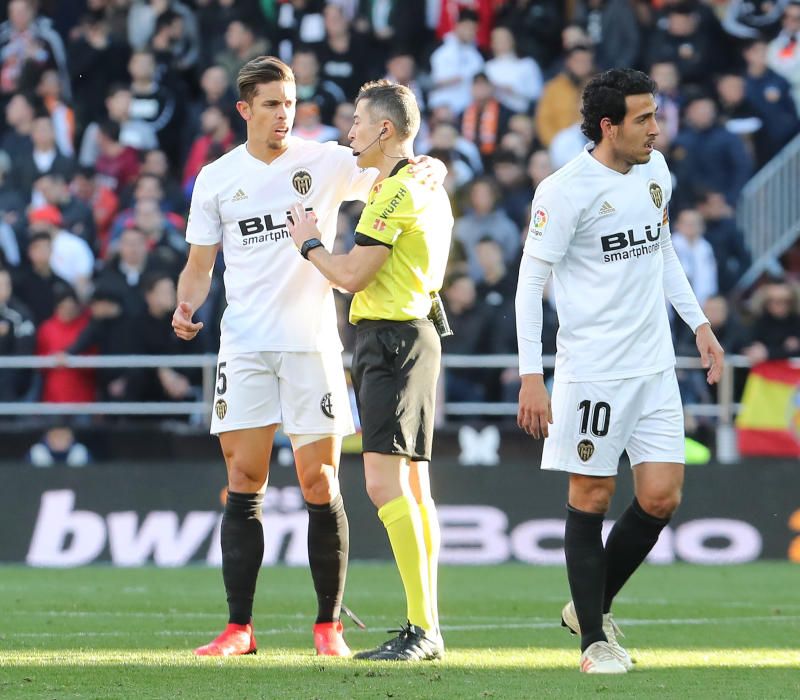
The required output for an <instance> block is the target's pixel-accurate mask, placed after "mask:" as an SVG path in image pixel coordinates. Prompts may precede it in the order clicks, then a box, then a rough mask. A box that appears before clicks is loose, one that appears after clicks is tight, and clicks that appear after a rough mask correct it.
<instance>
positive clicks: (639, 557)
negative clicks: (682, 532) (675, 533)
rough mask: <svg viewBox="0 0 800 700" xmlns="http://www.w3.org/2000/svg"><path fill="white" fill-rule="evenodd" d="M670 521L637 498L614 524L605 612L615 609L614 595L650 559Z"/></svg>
mask: <svg viewBox="0 0 800 700" xmlns="http://www.w3.org/2000/svg"><path fill="white" fill-rule="evenodd" d="M669 520H670V519H669V518H657V517H655V516H654V515H650V514H649V513H647V512H645V510H644V509H643V508H642V506H641V505H640V504H639V501H637V500H636V498H635V497H634V499H633V502H632V503H631V504H630V506H628V509H627V510H626V511H625V512H624V513H623V514H622V515H621V516H620V518H619V520H617V522H616V523H614V527H613V528H611V532H610V533H609V535H608V539H607V540H606V566H607V570H606V586H605V597H604V600H603V612H604V613H607V612H609V611H610V610H611V603H612V602H613V601H614V597H615V596H616V595H617V593H619V592H620V590H621V589H622V587H623V586H624V585H625V583H626V582H627V580H628V579H629V578H630V577H631V575H632V574H633V572H634V571H636V569H638V568H639V566H640V565H641V563H642V562H643V561H644V560H645V559H646V558H647V555H648V554H649V553H650V550H652V549H653V547H654V546H655V544H656V542H657V541H658V536H659V535H660V534H661V531H662V530H663V529H664V528H665V527H666V526H667V523H669Z"/></svg>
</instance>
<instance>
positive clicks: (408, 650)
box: [355, 622, 444, 661]
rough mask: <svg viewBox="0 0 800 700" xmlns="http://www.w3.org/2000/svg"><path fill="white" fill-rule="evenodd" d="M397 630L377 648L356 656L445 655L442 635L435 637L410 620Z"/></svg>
mask: <svg viewBox="0 0 800 700" xmlns="http://www.w3.org/2000/svg"><path fill="white" fill-rule="evenodd" d="M392 631H395V630H392ZM396 631H397V632H398V634H397V636H396V637H394V638H392V639H390V640H388V641H387V642H384V643H383V644H381V645H380V646H379V647H377V648H376V649H371V650H369V651H362V652H359V653H358V654H356V655H355V658H357V659H368V660H370V661H431V660H433V659H441V658H442V657H443V656H444V644H443V642H442V640H441V635H438V638H434V637H433V636H431V635H429V634H428V633H427V632H425V630H424V629H422V627H417V626H416V625H412V624H411V623H410V622H408V623H406V625H405V626H404V627H403V628H401V629H400V630H396Z"/></svg>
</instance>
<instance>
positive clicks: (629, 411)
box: [542, 369, 685, 476]
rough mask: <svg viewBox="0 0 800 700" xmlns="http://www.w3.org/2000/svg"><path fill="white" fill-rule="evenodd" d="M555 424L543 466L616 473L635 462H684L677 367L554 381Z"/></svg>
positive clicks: (547, 442)
mask: <svg viewBox="0 0 800 700" xmlns="http://www.w3.org/2000/svg"><path fill="white" fill-rule="evenodd" d="M551 401H552V406H553V424H552V425H551V426H550V430H549V432H550V436H549V437H548V438H547V439H546V440H545V441H544V450H543V452H542V469H553V470H557V471H565V472H571V473H573V474H585V475H587V476H614V475H615V474H616V473H617V465H618V463H619V458H620V456H621V455H622V452H623V450H624V451H626V452H627V453H628V457H629V459H630V462H631V465H632V466H635V465H637V464H640V463H641V462H677V463H680V464H683V463H684V452H685V441H684V432H683V406H682V404H681V395H680V391H679V389H678V380H677V378H676V376H675V370H674V369H669V370H666V371H664V372H660V373H658V374H650V375H647V376H644V377H634V378H631V379H619V380H614V381H606V382H559V381H558V380H556V381H555V382H554V384H553V394H552V398H551Z"/></svg>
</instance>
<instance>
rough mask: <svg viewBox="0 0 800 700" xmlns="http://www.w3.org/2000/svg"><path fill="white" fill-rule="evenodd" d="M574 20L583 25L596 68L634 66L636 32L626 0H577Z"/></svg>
mask: <svg viewBox="0 0 800 700" xmlns="http://www.w3.org/2000/svg"><path fill="white" fill-rule="evenodd" d="M574 21H575V22H578V23H580V24H581V25H582V26H583V27H584V29H586V33H587V34H588V35H589V39H590V40H591V42H592V46H593V47H594V53H595V63H596V65H597V68H598V69H599V70H608V69H609V68H633V67H634V64H635V63H636V60H637V59H638V57H639V44H640V36H639V25H638V23H637V21H636V14H635V10H634V6H633V3H632V2H630V0H581V1H580V2H579V3H578V5H577V8H576V13H575V17H574Z"/></svg>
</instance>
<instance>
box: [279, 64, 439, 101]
mask: <svg viewBox="0 0 800 700" xmlns="http://www.w3.org/2000/svg"><path fill="white" fill-rule="evenodd" d="M295 77H297V74H296V73H295ZM383 77H384V79H385V80H388V81H389V82H390V83H394V84H396V85H405V86H406V87H407V88H408V89H409V90H411V92H413V93H414V97H415V98H416V99H417V104H418V105H419V108H420V111H421V112H425V104H426V103H425V94H424V93H423V91H422V86H421V85H420V83H419V81H418V80H417V62H416V59H415V58H414V55H413V54H412V53H410V52H409V51H408V50H399V51H396V52H395V53H393V54H390V55H389V58H388V60H387V61H386V75H384V76H383Z"/></svg>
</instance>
